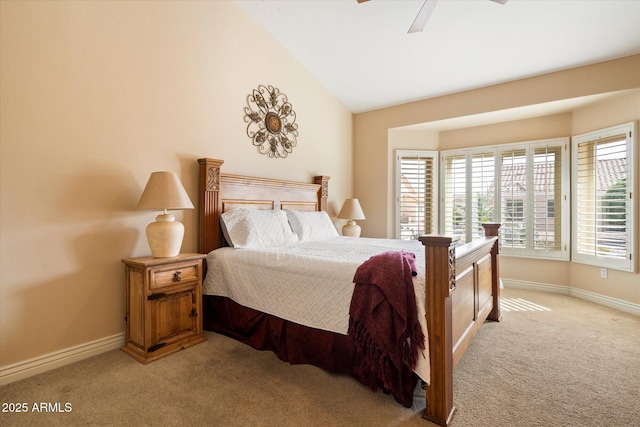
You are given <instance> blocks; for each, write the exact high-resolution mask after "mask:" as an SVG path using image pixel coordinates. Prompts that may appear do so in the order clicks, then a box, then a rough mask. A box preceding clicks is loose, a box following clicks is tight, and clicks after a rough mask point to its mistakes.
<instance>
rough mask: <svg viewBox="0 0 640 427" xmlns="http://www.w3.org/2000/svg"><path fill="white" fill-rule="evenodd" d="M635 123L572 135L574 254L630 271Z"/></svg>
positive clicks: (576, 256) (631, 258) (581, 259)
mask: <svg viewBox="0 0 640 427" xmlns="http://www.w3.org/2000/svg"><path fill="white" fill-rule="evenodd" d="M634 127H635V126H634V124H627V125H622V126H617V127H614V128H609V129H604V130H601V131H597V132H592V133H589V134H585V135H580V136H576V137H574V139H573V182H574V200H573V206H574V213H573V239H574V244H573V258H574V260H576V261H580V262H585V263H589V264H594V265H599V266H604V267H610V268H617V269H621V270H626V271H634V270H635V269H634V263H633V261H634V260H633V256H632V254H633V251H634V238H633V236H634V230H633V224H634V210H633V202H632V196H633V190H632V187H633V155H632V148H633V138H634V135H635V129H634Z"/></svg>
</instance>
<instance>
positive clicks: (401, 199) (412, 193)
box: [396, 151, 438, 240]
mask: <svg viewBox="0 0 640 427" xmlns="http://www.w3.org/2000/svg"><path fill="white" fill-rule="evenodd" d="M437 155H438V154H437V153H436V152H430V151H398V152H397V167H396V170H397V172H398V176H397V177H396V183H397V191H396V193H397V194H398V198H397V204H396V206H397V209H396V218H397V220H396V236H397V238H399V239H402V240H409V239H417V238H418V237H419V236H422V235H425V234H433V233H436V232H437V223H438V221H437V193H438V191H437V190H438V182H437V180H438V179H437V178H438V173H437V167H438V165H437Z"/></svg>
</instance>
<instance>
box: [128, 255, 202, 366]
mask: <svg viewBox="0 0 640 427" xmlns="http://www.w3.org/2000/svg"><path fill="white" fill-rule="evenodd" d="M204 257H205V255H203V254H188V253H185V254H180V255H178V256H177V257H175V258H153V257H138V258H124V259H123V260H122V262H123V263H124V264H125V291H124V293H125V304H126V315H125V321H126V328H125V345H124V347H122V351H124V352H125V353H127V354H128V355H129V356H131V357H133V358H134V359H136V360H137V361H139V362H141V363H149V362H153V361H154V360H157V359H160V358H161V357H164V356H167V355H169V354H171V353H175V352H177V351H180V350H182V349H184V348H187V347H190V346H192V345H195V344H198V343H201V342H202V341H204V340H205V338H204V337H203V336H202V274H203V268H202V267H203V266H202V263H203V261H202V260H203V259H204Z"/></svg>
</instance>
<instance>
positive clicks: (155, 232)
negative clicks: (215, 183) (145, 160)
mask: <svg viewBox="0 0 640 427" xmlns="http://www.w3.org/2000/svg"><path fill="white" fill-rule="evenodd" d="M169 209H193V204H192V203H191V200H189V196H187V192H186V191H185V190H184V187H183V186H182V183H181V182H180V179H179V178H178V175H176V174H175V172H153V173H152V174H151V176H150V177H149V181H148V182H147V186H146V187H144V191H143V192H142V196H140V201H138V210H164V213H163V214H160V215H158V216H157V217H156V221H155V222H152V223H151V224H149V225H148V226H147V241H148V242H149V248H150V249H151V255H153V257H154V258H171V257H175V256H178V254H179V253H180V248H181V247H182V238H183V237H184V225H182V223H181V222H178V221H176V218H175V217H174V216H173V215H171V214H168V213H167V210H169Z"/></svg>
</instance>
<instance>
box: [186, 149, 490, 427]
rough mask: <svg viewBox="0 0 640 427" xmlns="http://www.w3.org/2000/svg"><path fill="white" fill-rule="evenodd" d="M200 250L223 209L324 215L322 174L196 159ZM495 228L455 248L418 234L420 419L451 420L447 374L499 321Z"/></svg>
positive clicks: (211, 244) (210, 244)
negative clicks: (424, 355)
mask: <svg viewBox="0 0 640 427" xmlns="http://www.w3.org/2000/svg"><path fill="white" fill-rule="evenodd" d="M198 163H199V164H200V195H199V247H198V250H199V252H200V253H203V254H206V253H209V252H210V251H212V250H214V249H217V248H219V247H221V246H225V245H226V244H225V242H224V237H223V235H222V231H221V228H220V215H221V214H222V213H224V212H225V211H227V210H230V209H234V208H238V207H244V208H249V209H292V210H310V211H316V210H326V208H327V196H328V182H329V179H330V177H328V176H317V177H315V178H314V180H313V183H309V184H307V183H300V182H291V181H281V180H273V179H266V178H254V177H248V176H240V175H230V174H224V173H221V172H220V168H221V166H222V164H223V161H222V160H216V159H209V158H204V159H199V160H198ZM499 227H500V225H499V224H484V229H485V237H483V238H480V239H477V240H474V241H472V242H470V243H467V244H463V245H457V242H456V241H455V240H454V239H452V238H451V237H446V236H434V235H429V236H422V237H420V241H421V242H422V244H423V245H424V246H425V265H426V266H428V268H427V271H426V274H425V281H426V283H425V287H426V306H427V307H426V313H427V328H428V334H429V359H430V366H431V382H430V384H429V385H427V388H426V408H425V411H424V414H423V417H424V418H426V419H427V420H429V421H431V422H434V423H436V424H439V425H442V426H447V425H449V424H450V423H451V420H452V418H453V414H454V412H455V406H454V405H453V369H454V367H455V366H456V365H457V363H458V361H459V360H460V358H461V357H462V355H463V354H464V352H465V350H466V349H467V347H468V346H469V345H470V343H471V341H472V339H473V337H474V336H475V335H476V333H477V331H478V330H479V328H480V327H481V326H482V323H483V322H484V321H485V320H487V319H488V320H494V321H499V320H500V286H499V269H498V237H497V236H498V229H499Z"/></svg>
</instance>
